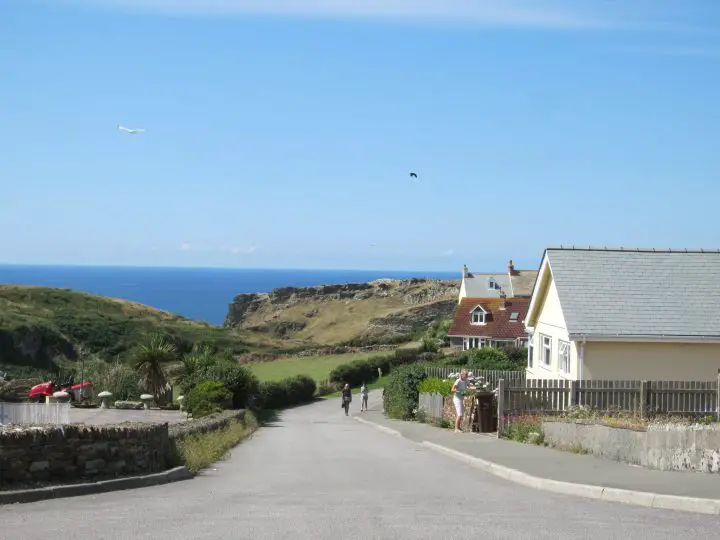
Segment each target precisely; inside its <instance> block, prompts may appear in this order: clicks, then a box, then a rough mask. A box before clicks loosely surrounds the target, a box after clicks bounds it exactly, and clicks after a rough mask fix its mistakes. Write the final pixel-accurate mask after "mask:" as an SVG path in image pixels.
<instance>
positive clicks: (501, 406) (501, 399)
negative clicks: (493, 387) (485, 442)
mask: <svg viewBox="0 0 720 540" xmlns="http://www.w3.org/2000/svg"><path fill="white" fill-rule="evenodd" d="M497 402H498V439H499V438H501V436H502V432H503V427H504V423H505V422H504V421H503V417H504V416H505V379H500V380H499V381H498V396H497Z"/></svg>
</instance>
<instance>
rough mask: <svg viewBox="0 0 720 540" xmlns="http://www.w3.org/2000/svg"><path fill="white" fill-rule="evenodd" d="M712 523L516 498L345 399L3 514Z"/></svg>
mask: <svg viewBox="0 0 720 540" xmlns="http://www.w3.org/2000/svg"><path fill="white" fill-rule="evenodd" d="M373 394H374V395H372V396H371V407H373V408H375V407H378V406H379V395H377V393H373ZM358 406H359V402H358V401H357V400H356V402H354V403H353V408H354V411H351V413H354V414H360V413H359V411H358V410H357V409H358ZM681 478H682V475H680V474H678V479H679V481H680V480H681ZM718 523H720V522H719V521H718V518H717V516H708V515H695V514H689V513H682V512H669V511H662V510H653V509H648V508H640V507H632V506H625V505H620V504H613V503H605V502H598V501H593V500H588V499H580V498H573V497H567V496H562V495H554V494H551V493H547V492H542V491H537V490H533V489H530V488H525V487H521V486H518V485H516V484H512V483H509V482H506V481H504V480H502V479H499V478H496V477H494V476H490V475H487V474H485V473H483V472H481V471H478V470H477V469H474V468H471V467H470V466H467V465H465V464H462V463H460V462H457V461H455V460H453V459H451V458H448V457H445V456H442V455H440V454H437V453H434V452H432V451H430V450H426V449H423V448H421V447H419V446H417V445H415V444H413V443H411V442H408V441H406V440H403V439H400V438H397V437H392V436H390V435H387V434H385V433H382V432H380V431H378V430H376V429H374V428H372V427H370V426H367V425H363V424H361V423H359V422H356V421H354V420H353V419H352V418H346V417H345V416H344V414H343V412H342V410H341V408H340V402H339V400H337V399H334V400H331V401H327V402H322V403H318V404H314V405H310V406H306V407H300V408H296V409H292V410H288V411H286V412H284V413H283V415H282V418H281V420H280V421H278V422H277V423H276V424H274V425H272V426H269V427H265V428H263V429H262V430H260V431H259V432H258V433H257V434H256V436H255V437H254V438H253V439H252V440H250V441H247V442H246V443H244V444H242V445H240V446H239V447H238V448H237V449H235V450H234V451H233V453H232V456H231V458H230V459H229V460H228V461H225V462H221V463H219V464H217V466H216V467H214V468H213V469H212V470H209V471H207V472H206V473H204V474H202V475H201V476H199V477H197V478H195V479H194V480H189V481H185V482H178V483H175V484H169V485H165V486H158V487H152V488H144V489H138V490H131V491H118V492H114V493H106V494H102V495H95V496H87V497H77V498H68V499H58V500H54V501H45V502H39V503H32V504H25V505H13V506H5V507H0V538H2V539H3V540H4V539H7V540H20V539H22V540H47V539H48V538H55V537H57V536H58V535H59V536H62V537H64V538H73V539H74V540H98V539H112V540H115V539H117V540H122V539H132V540H140V539H148V540H157V539H158V538H171V539H173V540H183V539H217V540H228V539H235V538H243V539H244V538H247V539H264V538H278V539H283V540H287V539H294V538H298V539H314V540H325V539H328V540H338V539H343V540H345V539H354V538H358V539H364V540H366V539H372V538H382V539H404V538H407V539H423V538H427V539H433V540H436V539H438V538H442V539H452V538H458V539H467V538H483V539H495V538H510V539H512V540H519V539H532V540H540V539H553V540H565V539H567V540H577V539H598V540H608V539H609V538H623V539H652V540H662V539H672V540H676V539H677V538H693V539H701V538H718Z"/></svg>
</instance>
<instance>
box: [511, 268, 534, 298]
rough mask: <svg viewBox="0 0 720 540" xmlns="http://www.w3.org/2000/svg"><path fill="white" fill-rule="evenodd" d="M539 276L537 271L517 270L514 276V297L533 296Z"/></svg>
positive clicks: (512, 279) (512, 277) (512, 276)
mask: <svg viewBox="0 0 720 540" xmlns="http://www.w3.org/2000/svg"><path fill="white" fill-rule="evenodd" d="M537 275H538V271H537V270H517V271H516V273H515V274H512V275H511V276H510V280H511V281H512V296H531V295H532V292H533V287H534V286H535V279H536V278H537Z"/></svg>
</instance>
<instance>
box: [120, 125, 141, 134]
mask: <svg viewBox="0 0 720 540" xmlns="http://www.w3.org/2000/svg"><path fill="white" fill-rule="evenodd" d="M118 129H119V130H120V131H123V132H125V133H129V134H130V135H137V134H138V133H144V132H145V130H144V129H130V128H126V127H125V126H121V125H120V124H118Z"/></svg>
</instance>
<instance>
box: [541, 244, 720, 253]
mask: <svg viewBox="0 0 720 540" xmlns="http://www.w3.org/2000/svg"><path fill="white" fill-rule="evenodd" d="M546 250H547V251H550V250H557V251H559V250H562V251H617V252H624V253H678V254H680V253H703V254H706V253H707V254H715V253H720V249H703V248H698V249H688V248H679V249H678V248H675V249H673V248H667V249H665V248H660V249H658V248H639V247H634V248H632V247H622V246H621V247H612V246H611V247H608V246H602V247H600V246H587V247H585V246H575V245H573V246H562V245H561V246H560V247H557V246H555V247H548V248H546Z"/></svg>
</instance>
